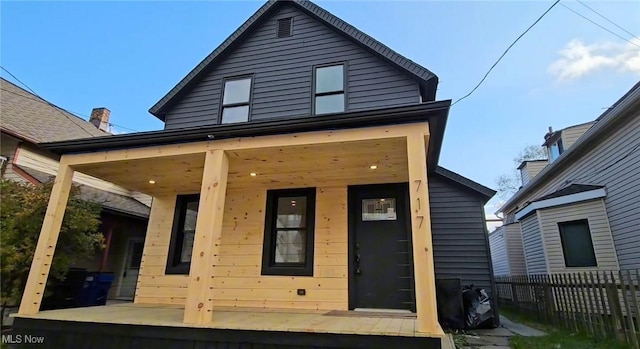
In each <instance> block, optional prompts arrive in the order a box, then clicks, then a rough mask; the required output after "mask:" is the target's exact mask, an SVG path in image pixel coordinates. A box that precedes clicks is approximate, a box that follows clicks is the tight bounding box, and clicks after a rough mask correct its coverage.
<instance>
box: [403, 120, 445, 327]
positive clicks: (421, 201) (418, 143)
mask: <svg viewBox="0 0 640 349" xmlns="http://www.w3.org/2000/svg"><path fill="white" fill-rule="evenodd" d="M428 137H429V135H425V134H423V133H422V132H415V133H412V134H410V135H408V136H407V160H408V161H409V164H408V165H409V199H410V202H411V203H410V206H411V237H412V240H413V270H414V278H415V291H416V312H417V322H416V332H428V333H433V334H443V333H442V328H441V327H440V325H439V324H438V310H437V306H436V284H435V282H436V280H435V269H434V264H433V242H432V238H431V212H430V210H429V187H428V180H427V152H426V144H428V143H427V141H426V140H425V138H427V139H428Z"/></svg>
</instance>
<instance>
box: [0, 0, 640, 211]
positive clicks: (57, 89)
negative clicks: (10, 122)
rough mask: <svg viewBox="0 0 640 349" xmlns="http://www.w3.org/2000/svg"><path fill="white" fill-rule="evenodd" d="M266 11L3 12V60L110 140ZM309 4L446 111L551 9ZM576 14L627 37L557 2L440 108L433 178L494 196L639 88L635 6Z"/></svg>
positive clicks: (146, 121)
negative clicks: (472, 185)
mask: <svg viewBox="0 0 640 349" xmlns="http://www.w3.org/2000/svg"><path fill="white" fill-rule="evenodd" d="M263 3H264V2H263V1H198V2H184V1H182V2H169V1H162V2H150V1H143V2H132V1H112V2H97V1H73V2H53V1H47V2H33V1H15V2H14V1H2V2H1V3H0V22H1V24H0V39H1V44H0V62H1V65H2V67H4V68H6V69H8V70H9V71H11V72H12V73H13V74H14V75H16V76H17V77H18V78H19V79H20V80H21V81H23V82H24V83H26V84H27V85H28V86H29V87H31V88H32V89H33V90H34V91H35V92H37V93H38V94H39V95H40V96H42V97H43V98H45V99H47V100H49V101H50V102H52V103H54V104H56V105H58V106H60V107H63V108H65V109H67V110H69V111H71V112H74V113H75V114H77V115H80V116H81V117H84V118H87V119H88V115H89V114H90V112H91V109H92V108H94V107H107V108H109V109H110V110H111V122H112V123H113V124H115V126H114V130H115V131H116V132H121V133H125V132H132V131H149V130H159V129H162V128H163V124H162V122H160V121H159V120H158V119H156V118H155V117H154V116H152V115H151V114H149V113H148V109H149V108H150V107H151V106H152V105H153V104H155V103H156V102H157V101H158V100H160V98H162V97H163V96H164V95H165V94H166V93H167V92H168V91H169V90H170V89H171V88H173V86H175V84H177V83H178V82H179V81H180V80H181V79H182V78H183V77H184V76H185V75H186V74H187V73H189V72H190V71H191V69H193V68H194V67H195V66H196V65H197V64H198V63H199V62H200V61H201V60H202V59H204V58H205V57H206V56H207V55H208V54H209V53H210V52H211V51H213V50H214V49H215V48H216V47H217V46H218V45H219V44H220V43H221V42H222V41H224V40H225V39H226V38H227V37H228V36H229V35H230V34H231V33H232V32H233V31H235V30H236V29H237V28H238V27H239V26H240V25H241V24H242V23H243V22H244V21H245V20H246V19H247V18H249V17H250V16H251V15H252V14H253V13H254V12H255V11H256V10H257V9H258V8H259V7H260V6H261V5H262V4H263ZM316 3H317V4H318V5H320V6H322V7H323V8H325V9H326V10H328V11H329V12H331V13H333V14H334V15H336V16H338V17H340V18H341V19H343V20H345V21H346V22H348V23H350V24H352V25H354V26H355V27H357V28H358V29H360V30H362V31H364V32H365V33H367V34H369V35H371V36H373V37H374V38H376V39H377V40H379V41H381V42H383V43H384V44H386V45H387V46H389V47H391V48H392V49H394V50H395V51H397V52H398V53H400V54H402V55H404V56H406V57H408V58H409V59H411V60H413V61H415V62H417V63H418V64H420V65H422V66H424V67H426V68H427V69H429V70H431V71H432V72H434V73H436V74H437V75H438V77H439V79H440V84H439V89H438V94H437V99H439V100H443V99H452V100H454V101H456V100H458V99H459V98H460V97H462V96H464V95H465V94H467V93H468V92H469V91H470V90H471V89H472V88H473V87H474V86H475V85H476V84H477V83H478V82H479V80H480V79H481V78H482V76H483V75H484V74H485V73H486V72H487V70H488V69H489V67H490V66H491V65H492V64H493V63H494V62H495V61H496V59H498V57H499V56H500V55H501V54H502V53H503V51H504V50H505V49H506V48H507V46H509V45H510V44H511V43H512V42H513V41H514V40H515V39H516V38H517V37H518V36H519V35H520V34H521V33H522V32H523V31H524V30H525V29H526V28H527V27H528V26H529V25H531V24H532V23H533V22H534V21H535V20H536V19H537V18H538V17H539V16H540V15H541V14H542V13H543V12H544V11H545V10H546V9H547V8H549V6H551V5H552V4H553V1H528V2H526V1H316ZM584 3H585V4H587V6H589V7H591V8H592V9H594V10H596V11H597V12H599V13H600V14H602V15H604V16H605V17H607V18H608V19H609V20H611V21H612V22H614V23H615V24H617V25H619V26H620V27H622V28H624V29H625V30H627V31H629V32H631V33H632V34H634V35H635V36H636V38H633V37H632V36H631V35H629V34H628V33H626V32H625V31H623V30H621V29H619V28H618V27H616V26H615V25H614V24H612V23H610V22H608V21H606V20H605V19H603V18H602V17H599V16H598V15H597V14H595V13H593V12H591V11H590V10H589V9H588V8H586V7H585V6H583V5H582V4H580V3H579V2H576V1H565V0H563V1H561V2H560V3H559V4H558V5H556V6H555V7H554V8H553V9H552V10H551V11H550V12H549V13H548V14H547V15H546V16H545V17H544V18H543V19H542V20H541V21H540V22H539V23H538V24H537V25H536V26H535V27H534V28H533V29H532V30H531V31H530V32H529V33H527V34H526V35H525V36H524V37H523V38H522V39H520V41H519V42H518V43H517V44H515V46H514V47H513V48H512V49H511V51H510V52H509V53H508V54H507V55H506V56H505V57H504V58H503V60H502V61H501V62H500V63H499V64H498V65H497V66H496V68H494V70H493V71H492V73H491V74H490V75H489V77H488V78H487V80H486V81H485V82H484V83H483V84H482V85H481V86H480V87H479V88H478V89H477V90H476V91H475V92H474V93H473V94H472V95H471V96H470V97H468V98H466V99H464V100H462V101H460V103H458V104H456V105H454V106H453V107H452V108H451V111H450V113H449V119H448V124H447V130H446V134H445V139H444V144H443V148H442V153H441V156H440V165H441V166H444V167H446V168H448V169H450V170H453V171H455V172H458V173H460V174H461V175H463V176H465V177H468V178H470V179H472V180H474V181H477V182H479V183H481V184H483V185H486V186H489V187H492V188H495V187H496V178H497V177H498V176H500V175H501V174H505V173H509V172H511V171H512V170H513V168H514V167H515V165H514V163H513V158H514V157H515V156H516V155H517V154H518V153H519V152H520V150H522V149H523V148H524V147H525V146H527V145H532V144H533V145H540V144H542V141H543V136H544V134H545V133H546V132H547V129H548V127H549V126H551V127H553V128H554V130H558V129H561V128H564V127H567V126H570V125H574V124H578V123H583V122H587V121H591V120H594V119H596V118H597V117H598V116H599V115H600V114H602V113H603V112H604V110H605V109H606V108H607V107H609V106H610V105H611V104H613V103H614V102H615V101H616V100H617V99H618V98H620V97H621V96H622V95H623V94H624V93H625V92H626V91H627V90H629V89H630V88H631V87H632V86H633V85H634V84H635V83H636V82H637V81H638V80H640V46H638V45H640V39H638V37H637V36H638V35H640V1H619V2H616V1H606V2H602V1H587V2H584ZM564 6H566V7H569V8H571V9H573V10H574V11H576V12H579V13H580V14H582V15H583V16H585V17H587V18H589V19H590V20H592V21H594V22H596V23H598V24H599V25H601V26H604V27H605V28H607V29H609V30H611V31H613V32H614V33H616V34H618V35H619V36H622V37H623V38H625V39H627V40H623V38H620V37H618V36H615V35H614V34H611V33H609V32H607V31H605V30H604V29H602V28H600V27H598V26H597V25H596V24H593V23H591V22H589V21H587V20H585V19H583V18H581V17H579V16H578V15H576V14H574V13H572V12H570V11H569V10H568V9H567V8H565V7H564ZM2 76H3V77H5V78H7V79H9V80H12V81H13V79H11V78H10V77H9V76H8V75H7V74H6V73H5V72H4V71H3V72H2ZM500 201H501V198H499V197H495V198H494V199H492V200H491V201H490V202H489V204H488V206H487V211H488V212H493V211H495V210H496V209H497V208H498V207H499V205H500Z"/></svg>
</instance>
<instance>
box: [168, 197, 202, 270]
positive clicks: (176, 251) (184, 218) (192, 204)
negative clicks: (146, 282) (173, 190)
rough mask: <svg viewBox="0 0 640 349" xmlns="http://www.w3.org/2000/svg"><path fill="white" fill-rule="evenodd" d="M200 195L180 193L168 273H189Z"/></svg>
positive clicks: (172, 234)
mask: <svg viewBox="0 0 640 349" xmlns="http://www.w3.org/2000/svg"><path fill="white" fill-rule="evenodd" d="M199 201H200V195H178V198H177V199H176V210H175V214H174V216H173V230H172V232H171V242H170V245H169V256H168V258H167V269H166V273H167V274H189V267H190V265H191V253H192V251H193V240H194V237H195V233H196V219H197V218H198V203H199Z"/></svg>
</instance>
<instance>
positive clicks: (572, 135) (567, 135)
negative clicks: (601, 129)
mask: <svg viewBox="0 0 640 349" xmlns="http://www.w3.org/2000/svg"><path fill="white" fill-rule="evenodd" d="M593 124H594V123H593V122H589V123H586V124H583V125H577V126H573V127H567V128H566V129H564V130H562V133H561V137H562V145H563V147H564V150H567V149H569V147H571V146H572V145H573V143H575V142H576V140H578V138H580V136H582V135H583V134H584V133H585V132H587V130H588V129H589V128H591V126H593Z"/></svg>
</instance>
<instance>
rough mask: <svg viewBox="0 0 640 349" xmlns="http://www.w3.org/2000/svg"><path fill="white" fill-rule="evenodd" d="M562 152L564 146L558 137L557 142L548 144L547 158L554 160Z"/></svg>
mask: <svg viewBox="0 0 640 349" xmlns="http://www.w3.org/2000/svg"><path fill="white" fill-rule="evenodd" d="M562 153H564V146H563V145H562V139H558V141H557V142H555V143H553V144H552V145H550V146H549V159H551V161H554V160H555V159H557V158H558V157H560V154H562Z"/></svg>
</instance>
